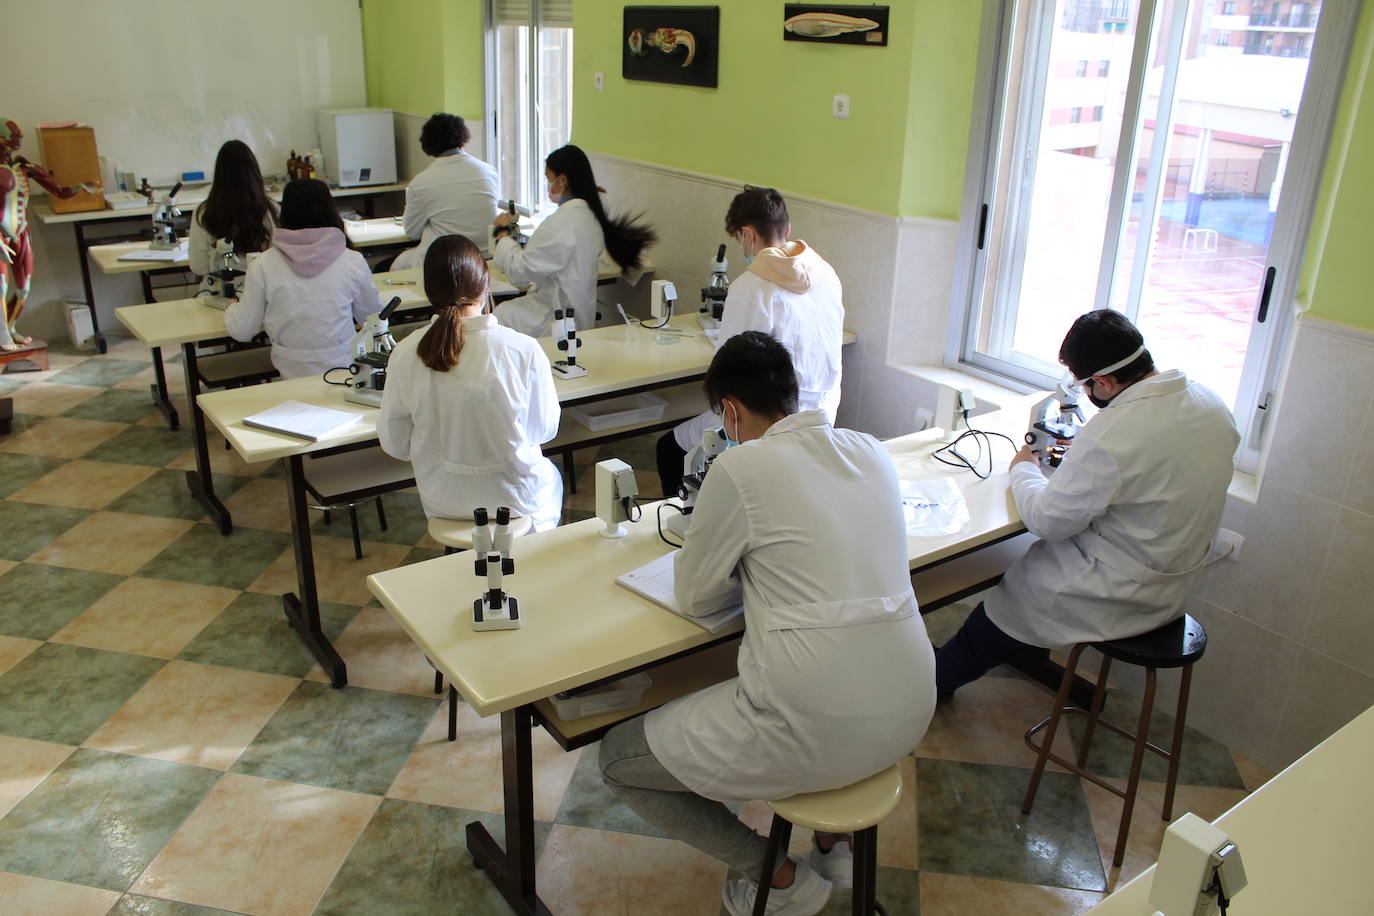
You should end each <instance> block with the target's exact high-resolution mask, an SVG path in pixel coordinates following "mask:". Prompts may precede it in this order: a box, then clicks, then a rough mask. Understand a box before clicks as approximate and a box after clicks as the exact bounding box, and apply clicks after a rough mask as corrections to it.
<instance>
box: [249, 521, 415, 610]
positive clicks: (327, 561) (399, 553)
mask: <svg viewBox="0 0 1374 916" xmlns="http://www.w3.org/2000/svg"><path fill="white" fill-rule="evenodd" d="M311 543H312V544H313V545H314V554H315V581H316V583H317V586H316V587H317V589H318V591H319V595H320V600H321V601H334V602H337V603H338V604H353V605H363V604H367V603H368V602H369V601H371V600H372V593H371V592H370V591H368V590H367V577H368V576H370V575H372V574H373V573H375V572H381V571H382V570H385V569H395V568H396V567H397V566H400V565H401V561H402V560H404V559H405V556H406V554H408V553H410V548H409V547H402V546H398V545H396V544H382V543H379V542H377V541H363V542H362V543H363V558H362V559H361V560H355V559H353V542H352V541H351V540H348V539H345V538H330V537H315V538H312V539H311ZM295 590H296V558H295V556H294V554H293V553H292V551H291V550H289V549H288V550H285V551H283V552H282V554H281V556H279V557H277V559H276V560H274V561H272V565H271V566H269V567H267V569H266V571H264V572H263V574H262V575H261V576H259V577H258V578H257V579H256V580H255V581H254V582H253V584H252V585H249V586H248V589H247V591H250V592H262V593H264V594H269V595H280V594H282V593H284V592H294V591H295Z"/></svg>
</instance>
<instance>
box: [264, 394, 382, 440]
mask: <svg viewBox="0 0 1374 916" xmlns="http://www.w3.org/2000/svg"><path fill="white" fill-rule="evenodd" d="M361 419H362V416H361V415H359V414H356V413H349V412H347V411H344V410H333V409H331V408H328V407H319V406H317V405H315V404H305V403H302V402H301V401H285V402H283V403H281V404H278V405H277V406H276V407H273V408H270V409H268V410H264V411H263V412H262V413H258V414H254V415H253V416H251V417H244V418H243V422H244V424H245V425H247V426H253V427H256V428H258V429H265V430H268V431H270V432H274V433H285V434H286V435H288V436H298V437H300V438H302V439H309V440H310V441H311V442H318V441H320V440H321V439H324V438H327V437H329V436H330V435H332V434H334V433H336V432H338V431H339V430H342V429H345V428H347V427H349V426H352V425H353V424H354V423H357V422H358V421H359V420H361Z"/></svg>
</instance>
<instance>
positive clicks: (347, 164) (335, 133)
mask: <svg viewBox="0 0 1374 916" xmlns="http://www.w3.org/2000/svg"><path fill="white" fill-rule="evenodd" d="M318 125H319V131H320V150H321V151H322V152H323V153H324V156H325V163H326V164H327V166H328V168H329V177H330V178H331V179H333V180H334V183H335V184H337V185H338V186H339V187H341V188H355V187H358V186H359V185H369V184H391V183H392V182H394V181H395V180H396V125H395V116H394V115H393V113H392V111H391V109H390V108H322V109H320V112H319V116H318Z"/></svg>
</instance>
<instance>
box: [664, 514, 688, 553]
mask: <svg viewBox="0 0 1374 916" xmlns="http://www.w3.org/2000/svg"><path fill="white" fill-rule="evenodd" d="M665 508H666V509H676V510H677V511H678V512H682V507H681V506H679V505H677V504H676V503H659V504H658V539H659V540H660V541H662V542H663V543H665V544H667V545H668V546H669V547H674V548H676V547H681V546H682V545H681V544H674V543H673V542H672V541H670V540H668V539H667V538H666V537H664V536H663V510H664V509H665ZM682 514H684V515H685V514H686V513H685V512H684V513H682Z"/></svg>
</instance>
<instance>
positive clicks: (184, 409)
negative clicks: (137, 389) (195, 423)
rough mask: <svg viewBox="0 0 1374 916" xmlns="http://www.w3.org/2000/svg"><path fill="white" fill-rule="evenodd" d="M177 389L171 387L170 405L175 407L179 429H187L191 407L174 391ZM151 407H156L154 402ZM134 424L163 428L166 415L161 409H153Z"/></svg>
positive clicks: (165, 422) (189, 423) (189, 422)
mask: <svg viewBox="0 0 1374 916" xmlns="http://www.w3.org/2000/svg"><path fill="white" fill-rule="evenodd" d="M142 374H143V373H141V372H140V373H139V375H142ZM137 377H138V376H135V378H137ZM178 390H179V389H177V388H173V389H172V407H174V408H176V412H177V417H178V419H179V420H180V423H181V426H180V428H181V429H187V428H189V427H190V425H191V408H190V407H189V406H187V404H186V398H184V397H182V396H181V395H179V394H177V393H176V392H177V391H178ZM153 407H154V408H156V407H157V405H156V404H154V405H153ZM134 425H135V426H157V427H160V428H163V429H165V428H166V427H167V415H166V414H164V413H163V412H162V411H161V410H157V409H154V410H153V412H152V413H150V414H148V415H147V416H146V417H144V418H143V419H141V420H139V421H138V422H137V423H135V424H134Z"/></svg>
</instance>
